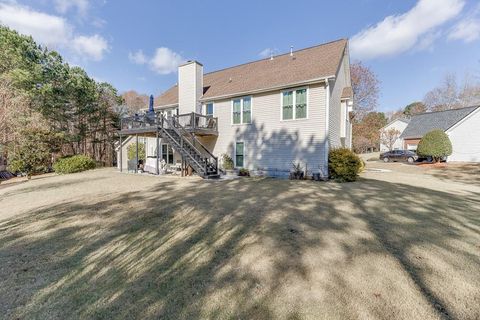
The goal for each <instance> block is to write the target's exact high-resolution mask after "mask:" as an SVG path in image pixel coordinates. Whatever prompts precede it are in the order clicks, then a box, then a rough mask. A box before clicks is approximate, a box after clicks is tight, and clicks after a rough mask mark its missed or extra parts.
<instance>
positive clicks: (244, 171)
mask: <svg viewBox="0 0 480 320" xmlns="http://www.w3.org/2000/svg"><path fill="white" fill-rule="evenodd" d="M238 175H239V176H240V177H250V171H249V170H248V169H245V168H241V169H240V170H239V171H238Z"/></svg>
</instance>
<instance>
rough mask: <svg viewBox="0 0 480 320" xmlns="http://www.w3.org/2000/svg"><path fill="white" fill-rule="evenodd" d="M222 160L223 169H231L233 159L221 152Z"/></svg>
mask: <svg viewBox="0 0 480 320" xmlns="http://www.w3.org/2000/svg"><path fill="white" fill-rule="evenodd" d="M222 162H223V169H225V170H233V166H234V165H233V160H232V158H231V157H230V156H229V155H228V154H226V153H224V154H222Z"/></svg>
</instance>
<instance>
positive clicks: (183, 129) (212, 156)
mask: <svg viewBox="0 0 480 320" xmlns="http://www.w3.org/2000/svg"><path fill="white" fill-rule="evenodd" d="M194 115H195V112H192V116H194ZM172 119H173V121H174V125H173V126H174V127H175V128H179V129H181V130H182V132H183V133H184V135H185V136H190V137H191V138H192V140H193V141H194V143H196V144H199V145H200V146H201V147H202V149H203V150H205V151H206V153H207V154H208V155H209V156H210V157H211V158H213V162H214V163H215V167H216V170H217V173H218V158H217V157H215V156H214V155H213V153H211V152H210V150H208V149H207V147H205V146H204V145H203V143H201V142H200V140H198V139H197V138H195V136H194V135H193V134H192V133H190V132H188V131H187V130H186V129H185V128H184V127H183V126H182V125H181V124H180V122H179V121H178V120H176V119H175V117H172ZM193 121H195V118H194V117H193ZM177 126H178V127H177ZM177 133H178V132H177ZM186 140H187V141H188V142H189V144H190V145H192V146H193V148H194V149H195V151H197V152H198V153H199V154H202V152H200V151H199V150H198V149H197V147H196V146H194V145H193V144H192V143H191V142H190V141H189V140H188V139H186Z"/></svg>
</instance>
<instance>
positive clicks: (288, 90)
mask: <svg viewBox="0 0 480 320" xmlns="http://www.w3.org/2000/svg"><path fill="white" fill-rule="evenodd" d="M302 89H305V90H306V93H305V94H306V95H307V101H306V102H307V106H306V107H307V112H306V117H305V118H298V119H297V108H296V103H297V95H296V94H294V95H293V118H292V119H283V94H284V93H285V92H290V91H293V92H294V93H295V92H296V91H297V90H302ZM309 115H310V87H298V88H290V89H285V90H282V91H280V121H286V122H288V121H302V120H308V119H309Z"/></svg>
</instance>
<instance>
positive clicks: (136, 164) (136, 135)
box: [135, 133, 138, 173]
mask: <svg viewBox="0 0 480 320" xmlns="http://www.w3.org/2000/svg"><path fill="white" fill-rule="evenodd" d="M135 138H136V148H135V149H136V150H135V151H136V157H135V160H136V163H135V173H138V133H137V134H135Z"/></svg>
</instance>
